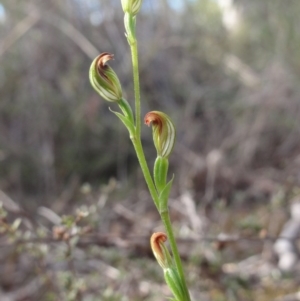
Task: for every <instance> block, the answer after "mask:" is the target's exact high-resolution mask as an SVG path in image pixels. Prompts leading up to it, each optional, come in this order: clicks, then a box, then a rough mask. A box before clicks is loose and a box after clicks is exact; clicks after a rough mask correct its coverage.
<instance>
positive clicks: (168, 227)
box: [160, 209, 191, 301]
mask: <svg viewBox="0 0 300 301" xmlns="http://www.w3.org/2000/svg"><path fill="white" fill-rule="evenodd" d="M160 217H161V220H162V221H163V223H164V226H165V229H166V232H167V236H168V240H169V243H170V247H171V250H172V254H173V257H174V261H175V265H176V268H177V271H178V273H179V276H180V278H181V282H182V285H183V287H184V290H185V293H186V298H187V299H186V300H185V301H190V300H191V298H190V294H189V291H188V288H187V284H186V280H185V276H184V271H183V267H182V262H181V258H180V255H179V251H178V248H177V243H176V239H175V236H174V233H173V228H172V223H171V219H170V215H169V210H168V209H166V210H164V211H161V212H160Z"/></svg>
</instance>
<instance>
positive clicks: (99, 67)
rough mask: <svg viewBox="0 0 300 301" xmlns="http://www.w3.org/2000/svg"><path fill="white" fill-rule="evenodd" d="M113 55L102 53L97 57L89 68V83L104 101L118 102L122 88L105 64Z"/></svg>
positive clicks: (112, 71) (113, 72)
mask: <svg viewBox="0 0 300 301" xmlns="http://www.w3.org/2000/svg"><path fill="white" fill-rule="evenodd" d="M113 57H114V55H113V54H110V53H108V52H103V53H101V54H100V55H98V56H97V57H96V58H95V59H94V61H93V62H92V65H91V67H90V72H89V76H90V82H91V85H92V86H93V88H94V89H95V90H96V91H97V92H98V93H99V94H100V96H102V97H103V98H104V99H105V100H107V101H111V102H118V101H120V100H121V99H122V88H121V84H120V81H119V79H118V77H117V75H116V73H115V71H114V70H113V69H112V68H111V67H110V66H108V65H107V64H106V63H107V62H108V61H109V60H112V59H113Z"/></svg>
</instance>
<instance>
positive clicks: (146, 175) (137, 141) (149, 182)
mask: <svg viewBox="0 0 300 301" xmlns="http://www.w3.org/2000/svg"><path fill="white" fill-rule="evenodd" d="M131 141H132V144H133V146H134V149H135V152H136V155H137V157H138V160H139V163H140V166H141V169H142V172H143V175H144V178H145V181H146V183H147V186H148V189H149V191H150V194H151V197H152V199H153V201H154V203H155V206H156V208H157V210H158V211H159V198H158V194H157V191H156V188H155V185H154V183H153V180H152V177H151V174H150V171H149V168H148V164H147V161H146V158H145V155H144V150H143V146H142V143H141V139H140V137H139V136H137V135H136V136H135V137H132V138H131Z"/></svg>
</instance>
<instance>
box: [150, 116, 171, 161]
mask: <svg viewBox="0 0 300 301" xmlns="http://www.w3.org/2000/svg"><path fill="white" fill-rule="evenodd" d="M144 121H145V124H147V125H148V126H150V125H151V124H152V129H153V141H154V145H155V148H156V151H157V155H158V156H160V157H163V158H168V157H169V155H170V154H171V152H172V150H173V147H174V144H175V136H176V131H175V127H174V124H173V122H172V120H171V119H170V117H169V116H168V115H167V114H165V113H163V112H159V111H152V112H149V113H147V114H146V116H145V118H144Z"/></svg>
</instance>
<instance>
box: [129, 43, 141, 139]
mask: <svg viewBox="0 0 300 301" xmlns="http://www.w3.org/2000/svg"><path fill="white" fill-rule="evenodd" d="M130 50H131V59H132V71H133V84H134V98H135V121H136V135H137V137H141V94H140V80H139V62H138V47H137V40H136V39H135V40H134V42H133V43H131V44H130Z"/></svg>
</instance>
